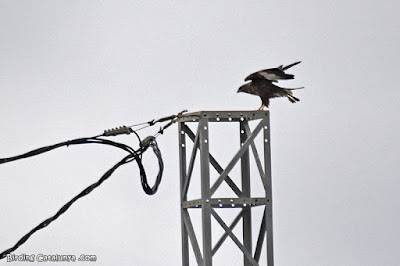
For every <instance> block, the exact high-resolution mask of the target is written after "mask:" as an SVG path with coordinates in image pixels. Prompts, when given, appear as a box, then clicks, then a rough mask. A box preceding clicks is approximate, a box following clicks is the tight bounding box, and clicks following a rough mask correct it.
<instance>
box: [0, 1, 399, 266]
mask: <svg viewBox="0 0 400 266" xmlns="http://www.w3.org/2000/svg"><path fill="white" fill-rule="evenodd" d="M399 8H400V4H399V3H398V1H394V0H391V1H384V2H382V1H380V2H379V1H356V0H350V1H349V0H346V1H341V0H340V1H330V2H327V1H325V2H324V1H290V0H289V1H274V2H268V1H247V2H244V1H217V2H215V1H201V2H194V1H192V2H187V1H164V2H163V1H121V0H120V1H49V0H42V1H8V0H3V1H1V2H0V88H1V97H0V116H1V120H0V132H1V133H0V135H1V137H0V157H8V156H12V155H17V154H20V153H23V152H26V151H29V150H31V149H34V148H37V147H41V146H45V145H49V144H54V143H57V142H60V141H64V140H68V139H73V138H77V137H84V136H92V135H97V134H99V133H101V132H102V131H103V130H104V129H107V128H111V127H115V126H119V125H124V124H125V125H131V124H135V123H138V122H144V121H148V120H151V119H153V118H159V117H162V116H166V115H170V114H173V113H177V112H179V111H181V110H183V109H188V110H189V111H192V112H194V111H200V110H255V109H257V108H258V107H259V106H260V100H259V98H258V97H254V96H251V95H246V94H237V93H236V91H237V88H238V87H239V86H240V85H242V84H243V79H244V77H246V76H247V75H248V74H250V73H252V72H254V71H257V70H260V69H262V68H267V67H276V66H278V65H281V64H289V63H292V62H295V61H298V60H302V61H303V62H302V63H301V64H300V65H298V66H296V67H294V68H293V70H292V71H291V73H293V74H295V75H296V80H294V81H290V82H285V83H282V86H287V87H293V86H296V87H297V86H305V89H304V90H302V91H296V92H295V95H296V97H298V98H300V99H301V101H300V102H299V103H296V104H291V103H290V102H289V101H288V100H287V99H275V100H272V102H271V106H270V111H271V145H272V174H273V175H272V178H273V196H274V226H275V228H274V237H275V242H274V244H275V261H276V264H277V265H398V264H399V259H400V255H399V254H400V252H399V251H400V250H399V239H400V229H399V224H400V215H399V207H400V196H399V195H400V179H399V170H400V166H399V158H400V142H399V140H398V135H399V124H400V118H399V114H398V112H399V110H400V109H399V108H398V104H399V103H400V90H399V88H398V82H397V77H398V69H399V68H398V60H399V58H400V53H399V47H400V20H399V17H398V15H399ZM156 130H157V128H154V129H150V130H149V131H147V132H144V133H143V134H144V136H146V134H152V133H154V132H155V131H156ZM231 132H233V131H231ZM233 133H236V132H233ZM233 133H232V134H233ZM210 134H211V133H210ZM227 134H228V135H229V134H231V133H227ZM116 140H120V141H124V142H126V143H128V144H130V145H132V146H135V147H137V143H136V139H135V138H134V137H133V136H132V137H131V136H128V137H124V138H117V139H116ZM158 142H159V145H160V149H161V152H162V154H163V156H164V161H165V173H164V178H163V181H162V183H161V185H160V189H159V191H158V193H157V194H156V195H154V196H152V197H149V196H147V195H145V194H144V192H143V191H142V188H141V186H140V181H139V175H138V169H137V166H136V165H135V164H129V165H126V166H123V167H122V168H120V169H119V170H117V172H115V173H114V175H113V176H111V178H110V180H108V181H107V182H105V183H104V184H103V185H102V186H101V187H100V188H98V189H97V190H95V191H94V192H92V194H90V195H89V196H87V197H85V198H84V199H82V200H80V201H78V202H77V203H76V204H75V205H74V206H73V207H71V209H70V210H69V211H67V213H66V214H64V215H63V216H62V217H60V218H59V219H58V220H57V221H56V222H54V223H53V224H51V225H50V226H48V227H47V228H45V229H43V230H41V231H40V232H38V233H36V234H35V235H34V236H32V237H31V238H30V239H29V240H28V241H27V242H26V243H25V244H24V245H23V246H21V247H20V248H19V249H18V250H17V251H16V252H15V254H22V253H25V254H38V253H43V254H74V255H77V256H78V255H80V254H89V255H92V254H94V255H97V258H98V261H97V263H96V265H117V264H118V265H179V264H180V263H181V246H180V245H181V243H180V240H181V239H180V212H179V189H178V187H179V168H178V145H177V144H178V134H177V128H176V126H174V127H172V128H170V129H168V130H167V131H166V133H165V134H164V135H162V136H161V137H160V138H159V140H158ZM211 145H212V143H210V146H211ZM215 150H217V154H218V155H219V156H220V157H226V158H230V157H231V156H233V154H232V153H230V152H228V151H229V150H230V147H229V148H228V147H226V150H224V147H222V148H220V149H216V148H215ZM122 156H124V153H122V152H120V151H118V150H114V149H112V148H107V147H97V146H87V145H86V146H79V147H69V148H62V149H59V150H56V151H52V152H50V153H46V154H43V155H41V156H37V157H34V158H30V159H26V160H21V161H16V162H13V163H8V164H3V165H0V227H1V230H0V251H3V250H5V249H7V248H9V247H11V246H12V245H14V244H15V243H16V241H17V240H19V239H20V237H21V236H22V235H24V234H25V233H27V232H28V231H29V230H30V229H32V228H33V227H34V226H36V225H37V224H39V223H40V222H42V221H43V220H44V219H45V218H48V217H49V216H51V215H53V214H54V213H55V212H56V211H57V210H58V209H59V208H60V207H61V206H62V205H63V204H64V203H65V202H67V201H68V200H69V199H70V198H72V197H73V196H75V195H76V194H77V193H79V192H80V191H81V190H82V189H83V188H84V187H86V186H88V185H89V184H91V183H93V182H95V181H96V180H97V179H99V178H100V176H101V175H102V174H103V173H104V172H105V171H106V170H107V169H108V168H110V167H111V166H112V165H113V164H115V163H116V162H117V161H119V160H120V159H121V158H122ZM145 158H147V159H148V161H147V162H146V165H147V168H152V167H153V165H154V164H152V162H153V163H154V160H153V159H152V158H151V156H147V155H146V156H145ZM152 160H153V161H152ZM155 171H156V170H155V169H152V170H149V173H150V174H154V173H155ZM227 223H229V221H227ZM231 247H232V249H230V248H226V249H221V250H220V251H219V252H218V253H217V255H218V256H217V258H216V260H217V261H216V265H241V263H242V261H241V257H240V256H239V257H237V256H235V255H232V254H233V251H234V252H236V251H237V248H235V247H234V246H231ZM238 258H239V259H240V260H239V261H238ZM263 262H265V253H264V254H263ZM192 263H195V261H193V260H192ZM0 264H2V265H3V264H6V265H13V264H10V263H5V261H1V262H0ZM14 264H15V263H14ZM30 265H33V264H30ZM57 265H62V264H61V263H60V264H57ZM74 265H80V264H79V263H74ZM82 265H88V264H87V263H84V264H82Z"/></svg>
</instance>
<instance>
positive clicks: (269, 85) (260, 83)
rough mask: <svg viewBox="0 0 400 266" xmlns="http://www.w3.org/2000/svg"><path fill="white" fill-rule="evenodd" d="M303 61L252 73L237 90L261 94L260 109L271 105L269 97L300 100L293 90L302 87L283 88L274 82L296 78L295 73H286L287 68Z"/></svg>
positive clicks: (291, 100) (292, 100)
mask: <svg viewBox="0 0 400 266" xmlns="http://www.w3.org/2000/svg"><path fill="white" fill-rule="evenodd" d="M299 63H301V61H299V62H295V63H293V64H290V65H287V66H285V67H284V66H283V65H281V66H279V67H276V68H269V69H263V70H260V71H257V72H255V73H253V74H250V75H249V76H248V77H246V78H245V81H248V80H251V81H250V82H248V83H246V84H244V85H243V86H241V87H240V88H239V90H238V91H237V92H245V93H249V94H253V95H257V96H260V98H261V101H262V105H261V107H260V108H259V109H258V110H263V109H264V107H268V106H269V99H271V98H277V97H287V98H288V99H289V101H290V102H292V103H295V102H298V101H300V100H299V99H298V98H296V97H294V96H293V93H292V91H293V90H297V89H302V88H303V87H301V88H293V89H289V88H281V87H279V86H276V85H275V84H273V83H277V82H278V80H284V79H294V75H292V74H287V73H285V70H287V69H289V68H291V67H292V66H295V65H297V64H299Z"/></svg>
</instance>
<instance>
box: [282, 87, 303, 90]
mask: <svg viewBox="0 0 400 266" xmlns="http://www.w3.org/2000/svg"><path fill="white" fill-rule="evenodd" d="M301 89H304V87H299V88H285V90H289V91H294V90H301Z"/></svg>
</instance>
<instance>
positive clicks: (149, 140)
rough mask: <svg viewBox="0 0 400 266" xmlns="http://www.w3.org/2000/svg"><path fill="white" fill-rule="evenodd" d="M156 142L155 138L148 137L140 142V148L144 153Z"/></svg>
mask: <svg viewBox="0 0 400 266" xmlns="http://www.w3.org/2000/svg"><path fill="white" fill-rule="evenodd" d="M155 140H156V138H155V137H154V136H148V137H147V138H145V139H144V140H142V142H140V147H141V148H142V150H143V151H145V150H147V148H148V147H149V146H150V145H151V144H152V143H153V142H154V141H155Z"/></svg>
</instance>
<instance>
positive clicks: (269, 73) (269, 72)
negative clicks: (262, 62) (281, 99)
mask: <svg viewBox="0 0 400 266" xmlns="http://www.w3.org/2000/svg"><path fill="white" fill-rule="evenodd" d="M299 63H301V61H299V62H295V63H293V64H290V65H287V66H285V67H283V65H281V66H279V67H275V68H268V69H263V70H260V71H257V72H255V73H252V74H250V75H249V76H247V77H246V78H245V81H248V80H260V79H263V80H269V81H270V82H278V80H283V79H294V75H292V74H286V73H285V70H287V69H289V68H291V67H293V66H295V65H297V64H299Z"/></svg>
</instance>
